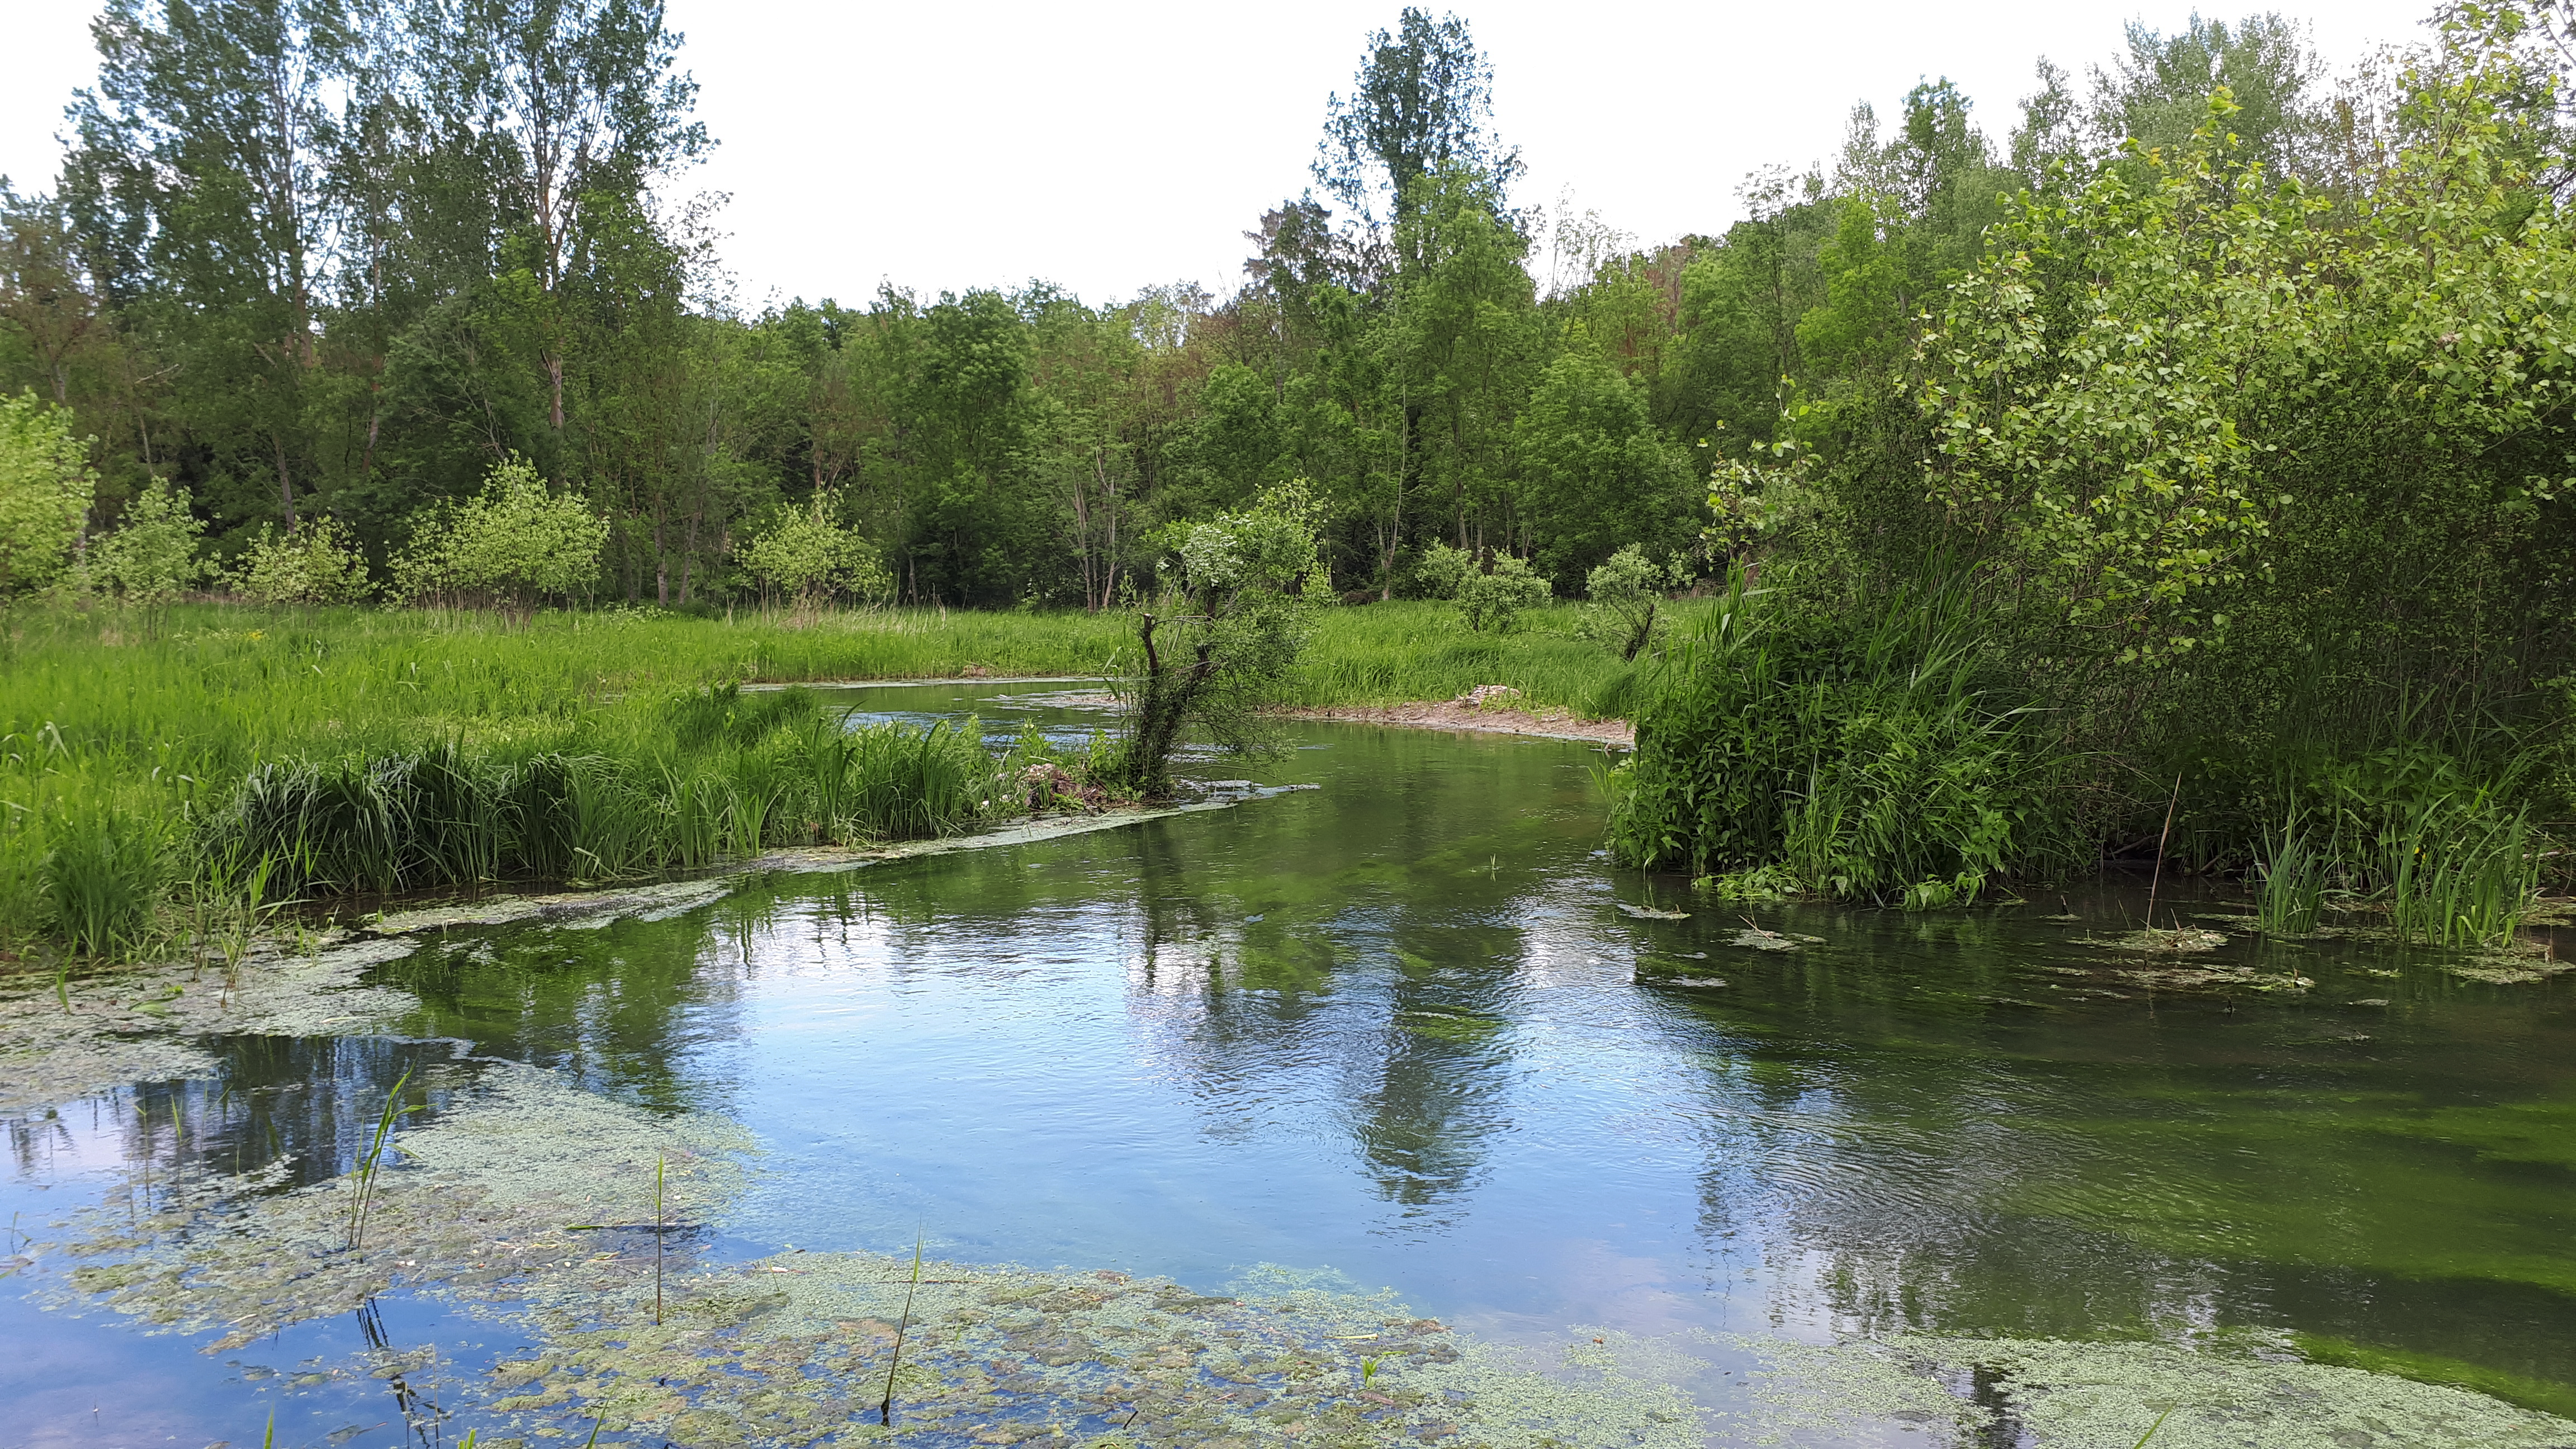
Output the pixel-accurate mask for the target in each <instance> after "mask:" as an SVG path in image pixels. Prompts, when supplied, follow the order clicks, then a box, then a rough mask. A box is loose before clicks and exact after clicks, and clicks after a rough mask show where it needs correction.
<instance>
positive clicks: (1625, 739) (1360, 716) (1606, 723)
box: [1282, 699, 1637, 750]
mask: <svg viewBox="0 0 2576 1449" xmlns="http://www.w3.org/2000/svg"><path fill="white" fill-rule="evenodd" d="M1282 712H1283V713H1284V714H1286V715H1287V716H1288V717H1289V718H1291V719H1323V720H1347V721H1350V722H1353V723H1356V724H1379V725H1397V726H1401V727H1403V728H1406V729H1418V730H1459V731H1463V732H1466V733H1471V734H1496V735H1537V736H1539V737H1540V738H1542V739H1551V740H1579V741H1582V742H1584V743H1586V744H1596V745H1609V746H1612V747H1614V748H1617V749H1622V750H1626V749H1634V748H1635V747H1636V744H1637V729H1636V726H1634V725H1632V724H1630V723H1629V722H1628V721H1626V720H1624V719H1585V718H1583V717H1582V716H1580V715H1575V714H1569V713H1567V712H1565V711H1563V710H1545V711H1532V710H1526V709H1513V708H1510V707H1508V706H1505V705H1496V704H1486V705H1482V706H1479V705H1476V704H1471V703H1468V702H1466V701H1464V700H1456V699H1443V700H1435V701H1425V702H1422V703H1418V704H1340V705H1330V706H1326V707H1322V708H1316V709H1292V710H1285V711H1282Z"/></svg>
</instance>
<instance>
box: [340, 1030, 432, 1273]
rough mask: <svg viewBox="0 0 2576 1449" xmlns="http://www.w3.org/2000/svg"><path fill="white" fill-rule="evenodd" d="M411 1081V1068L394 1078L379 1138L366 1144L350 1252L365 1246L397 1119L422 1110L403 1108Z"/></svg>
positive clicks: (351, 1222) (378, 1120)
mask: <svg viewBox="0 0 2576 1449" xmlns="http://www.w3.org/2000/svg"><path fill="white" fill-rule="evenodd" d="M410 1081H411V1071H410V1069H408V1068H405V1069H404V1071H403V1074H402V1075H401V1076H399V1077H396V1078H394V1084H393V1086H392V1088H391V1089H390V1090H388V1091H387V1092H386V1093H385V1107H384V1110H383V1111H382V1112H380V1113H378V1114H377V1115H376V1135H375V1137H374V1139H373V1140H371V1141H370V1142H369V1143H368V1144H367V1150H366V1151H365V1152H364V1153H362V1154H360V1156H359V1158H358V1176H357V1190H358V1201H357V1204H356V1205H355V1206H354V1207H352V1208H351V1209H350V1213H349V1251H350V1252H353V1253H354V1252H357V1251H358V1250H360V1249H361V1248H364V1247H365V1246H366V1243H367V1209H368V1207H369V1206H370V1205H371V1204H372V1203H373V1202H374V1201H375V1195H376V1170H377V1169H378V1168H379V1167H381V1166H383V1165H384V1157H385V1139H386V1138H388V1137H390V1136H391V1135H392V1134H393V1130H394V1120H395V1119H396V1118H398V1117H402V1116H404V1115H406V1114H408V1113H412V1112H417V1111H420V1110H421V1109H420V1108H419V1107H417V1106H409V1107H406V1106H403V1105H402V1089H403V1088H404V1086H406V1085H407V1084H409V1083H410Z"/></svg>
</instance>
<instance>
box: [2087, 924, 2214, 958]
mask: <svg viewBox="0 0 2576 1449" xmlns="http://www.w3.org/2000/svg"><path fill="white" fill-rule="evenodd" d="M2100 944H2101V945H2104V946H2108V947H2110V948H2111V949H2112V950H2115V951H2134V952H2138V953H2140V954H2142V955H2150V956H2175V955H2184V954H2188V953H2191V952H2195V951H2215V950H2217V949H2218V948H2219V947H2221V946H2224V945H2226V944H2227V933H2226V932H2224V931H2211V930H2206V929H2201V928H2197V927H2184V928H2182V929H2180V930H2172V931H2160V930H2157V929H2155V928H2154V927H2152V926H2150V927H2147V928H2146V929H2143V930H2137V931H2131V932H2129V933H2128V934H2127V935H2124V936H2115V937H2113V938H2112V939H2110V940H2108V941H2104V942H2101V943H2100Z"/></svg>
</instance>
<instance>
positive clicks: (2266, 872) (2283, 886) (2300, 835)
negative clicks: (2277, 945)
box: [2254, 810, 2331, 936]
mask: <svg viewBox="0 0 2576 1449" xmlns="http://www.w3.org/2000/svg"><path fill="white" fill-rule="evenodd" d="M2264 844H2265V845H2266V846H2267V847H2268V849H2267V851H2266V853H2265V856H2264V858H2263V859H2262V860H2261V861H2260V862H2259V863H2258V864H2257V865H2256V867H2255V874H2256V879H2257V881H2258V883H2259V884H2258V889H2257V890H2256V892H2255V896H2254V921H2255V925H2256V927H2257V928H2258V929H2260V930H2261V931H2262V932H2263V933H2264V934H2265V935H2270V936H2305V935H2310V934H2313V933H2314V932H2315V931H2316V929H2317V916H2318V913H2319V912H2320V911H2322V910H2323V909H2324V906H2325V893H2326V875H2327V870H2328V861H2329V859H2330V855H2331V852H2330V851H2320V850H2319V849H2317V848H2316V846H2315V845H2314V844H2313V843H2312V842H2311V840H2310V839H2309V836H2308V832H2307V829H2306V826H2305V824H2304V822H2303V821H2302V820H2301V818H2300V816H2299V813H2298V812H2297V811H2296V810H2293V811H2291V812H2290V814H2289V815H2288V816H2287V818H2285V819H2284V820H2283V821H2282V822H2281V828H2280V830H2279V831H2278V832H2277V833H2275V834H2271V835H2268V836H2267V837H2266V838H2265V840H2264Z"/></svg>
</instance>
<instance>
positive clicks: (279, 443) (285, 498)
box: [268, 433, 295, 534]
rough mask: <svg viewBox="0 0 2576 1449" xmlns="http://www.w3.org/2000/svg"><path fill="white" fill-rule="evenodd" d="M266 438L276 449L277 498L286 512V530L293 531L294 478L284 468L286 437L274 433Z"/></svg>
mask: <svg viewBox="0 0 2576 1449" xmlns="http://www.w3.org/2000/svg"><path fill="white" fill-rule="evenodd" d="M268 440H269V442H270V443H271V444H273V445H274V446H275V447H276V449H277V499H278V502H279V504H280V505H281V506H283V508H284V509H285V512H286V531H287V532H288V533H290V534H291V533H293V532H295V479H294V477H293V476H292V475H290V474H289V473H288V472H287V468H286V439H284V438H282V437H279V436H278V435H277V434H275V433H271V434H269V435H268Z"/></svg>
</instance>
